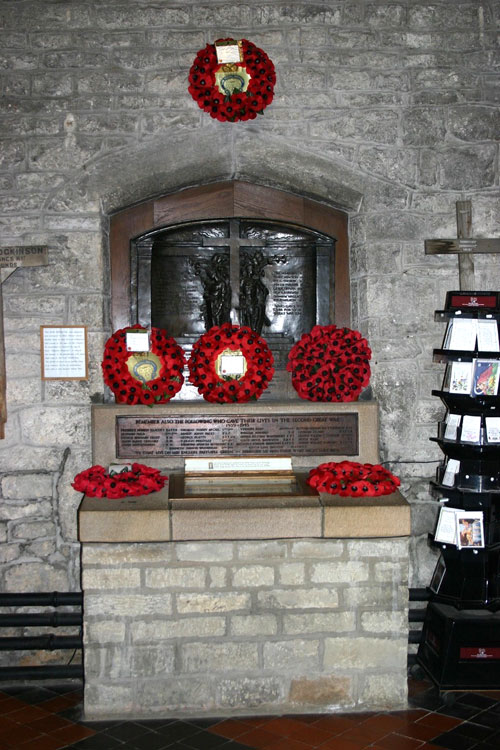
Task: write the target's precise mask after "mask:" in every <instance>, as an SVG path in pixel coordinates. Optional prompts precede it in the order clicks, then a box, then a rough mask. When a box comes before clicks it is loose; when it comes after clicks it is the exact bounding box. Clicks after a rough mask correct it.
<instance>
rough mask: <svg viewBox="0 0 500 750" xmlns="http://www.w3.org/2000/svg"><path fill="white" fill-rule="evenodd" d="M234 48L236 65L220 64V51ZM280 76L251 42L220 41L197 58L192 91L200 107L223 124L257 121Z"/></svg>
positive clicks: (264, 54)
mask: <svg viewBox="0 0 500 750" xmlns="http://www.w3.org/2000/svg"><path fill="white" fill-rule="evenodd" d="M228 44H229V45H232V46H233V49H237V51H238V54H237V57H236V61H235V62H219V56H218V50H219V49H220V48H221V47H224V46H227V45H228ZM275 83H276V73H275V70H274V65H273V63H272V62H271V60H270V59H269V57H268V56H267V55H266V53H265V52H264V51H263V50H261V49H259V47H256V46H255V44H253V43H252V42H249V41H247V39H239V40H234V39H218V40H217V41H216V42H215V44H207V46H206V47H205V48H204V49H201V50H200V51H199V52H198V54H197V55H196V58H195V61H194V63H193V64H192V66H191V69H190V71H189V87H188V91H189V93H190V94H191V96H192V97H193V99H194V100H195V102H197V104H198V106H199V107H200V108H201V109H203V110H204V111H205V112H208V113H209V114H210V117H214V118H215V119H217V120H220V121H221V122H238V121H239V120H253V119H255V117H256V116H257V115H262V114H264V109H265V108H266V107H267V105H268V104H271V102H272V100H273V95H274V84H275Z"/></svg>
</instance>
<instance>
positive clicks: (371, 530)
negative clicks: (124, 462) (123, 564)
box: [78, 490, 410, 543]
mask: <svg viewBox="0 0 500 750" xmlns="http://www.w3.org/2000/svg"><path fill="white" fill-rule="evenodd" d="M78 520H79V540H80V541H81V542H110V543H116V542H170V541H197V540H205V541H206V540H217V539H235V540H238V539H240V540H243V539H248V540H252V539H290V538H304V537H309V538H324V539H327V538H330V539H360V538H373V537H377V538H384V537H401V536H409V534H410V506H409V504H408V502H407V501H406V500H405V499H404V497H403V496H402V495H401V494H400V493H399V492H395V493H393V494H392V495H385V496H382V497H377V498H343V497H338V496H333V495H325V494H321V495H320V496H299V497H289V496H288V497H263V498H241V497H240V498H232V497H227V498H211V499H208V498H179V499H175V498H174V499H170V500H169V499H168V491H167V490H162V491H161V492H158V493H153V494H151V495H145V496H142V497H137V498H123V499H121V500H106V499H100V498H89V497H84V498H83V500H82V503H81V505H80V508H79V511H78Z"/></svg>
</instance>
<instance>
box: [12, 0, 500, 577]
mask: <svg viewBox="0 0 500 750" xmlns="http://www.w3.org/2000/svg"><path fill="white" fill-rule="evenodd" d="M0 12H1V15H2V18H3V22H4V23H3V30H2V31H1V32H0V43H1V47H2V52H1V58H0V59H1V60H2V64H1V65H0V81H1V84H0V85H1V90H2V94H3V102H2V109H1V114H0V119H1V125H2V133H1V136H0V137H1V143H0V221H1V225H2V240H1V243H2V245H23V244H25V245H26V244H36V245H42V244H46V245H48V248H49V264H48V265H47V266H45V267H38V268H21V269H18V270H17V271H16V272H15V273H14V274H12V276H10V277H9V279H8V280H7V281H5V282H4V284H3V300H4V328H5V347H6V363H7V410H8V421H7V423H6V426H5V427H6V435H5V439H4V440H3V441H1V442H0V492H1V501H0V542H1V545H0V590H4V591H30V590H47V591H51V590H60V591H67V590H77V589H78V588H79V586H80V582H79V580H80V579H79V575H80V574H79V560H80V547H79V544H78V542H77V528H76V510H77V507H78V504H79V502H80V496H79V495H78V493H76V492H75V491H74V490H72V488H71V486H70V483H71V480H72V478H73V476H74V475H75V474H76V473H77V472H78V471H80V470H82V469H84V468H86V467H88V466H89V465H90V463H91V444H90V405H91V403H93V402H99V401H100V400H102V394H103V383H102V377H101V372H100V361H101V354H102V350H103V346H104V342H105V341H106V339H107V338H108V336H109V334H110V332H111V329H110V318H109V310H110V287H109V255H108V251H109V243H108V222H109V216H110V215H111V214H112V213H113V212H115V211H118V210H120V209H122V208H124V207H125V206H128V205H132V204H134V203H137V202H140V201H142V200H147V199H150V198H152V197H154V196H156V195H163V194H166V193H169V192H173V191H175V190H180V189H182V188H185V187H189V186H192V185H196V184H207V183H210V182H216V181H219V180H228V179H239V180H245V181H248V182H253V183H256V184H262V185H269V186H272V187H276V188H279V189H282V190H288V191H290V192H293V193H297V194H300V195H305V196H307V197H311V198H313V199H315V200H319V201H321V202H323V203H325V204H327V205H332V206H334V207H337V208H340V209H342V210H344V211H346V212H347V213H348V215H349V231H350V258H351V260H350V263H351V268H350V272H351V294H352V316H351V323H352V327H353V328H357V329H358V330H360V331H361V333H362V334H363V335H364V336H366V337H367V338H368V341H369V343H370V346H371V348H372V351H373V359H372V373H373V374H372V380H371V387H372V390H373V396H374V398H376V399H377V401H378V403H379V408H380V454H381V459H382V460H383V461H388V462H390V463H389V464H388V465H389V467H390V468H391V470H392V471H394V473H396V474H397V475H399V476H400V478H401V481H402V488H401V489H402V492H403V494H404V495H405V497H406V498H407V499H408V500H409V501H410V502H411V504H412V539H411V549H412V552H411V561H412V570H411V579H410V584H411V585H418V586H424V585H426V584H427V583H428V582H429V579H430V575H431V572H432V568H433V566H434V558H433V556H432V554H431V553H430V551H429V549H428V546H427V533H428V532H429V531H431V530H432V527H433V523H434V518H435V501H434V500H433V499H432V498H431V496H430V493H429V480H430V479H431V478H432V477H433V475H434V470H435V467H436V464H437V461H438V460H439V457H440V454H439V450H438V448H437V447H436V446H435V445H434V444H433V443H431V442H429V438H430V437H431V436H433V435H434V434H435V430H436V422H437V421H438V420H439V419H440V418H441V417H442V407H441V405H440V403H439V402H438V399H436V398H433V397H432V396H431V390H432V389H433V388H438V387H439V386H440V382H441V379H442V366H441V365H437V364H434V363H433V362H432V349H433V347H437V346H439V345H440V342H441V339H442V336H443V328H442V326H441V325H440V324H438V323H436V322H435V321H434V314H433V313H434V310H435V309H438V308H440V307H442V306H443V303H444V298H445V294H446V291H448V290H452V289H457V288H458V263H457V258H456V256H450V257H444V256H434V257H430V256H425V255H424V239H426V238H430V237H454V236H456V221H455V202H456V201H457V200H462V199H464V198H468V199H471V200H472V207H473V233H474V236H478V237H492V236H493V237H495V236H498V226H499V224H498V220H499V208H498V207H499V196H500V190H499V164H498V159H499V157H498V132H499V121H500V119H499V112H498V98H499V97H498V91H499V89H498V82H499V79H498V73H497V70H498V67H497V66H498V48H497V37H496V33H497V32H496V26H497V24H498V23H499V21H500V3H499V2H498V1H491V2H460V3H457V2H455V0H435V1H434V2H432V3H427V2H423V1H422V0H400V2H384V0H376V1H372V2H365V1H362V2H348V1H346V0H338V1H337V2H320V0H318V2H315V3H311V2H286V3H285V2H283V3H282V2H274V1H273V2H271V1H270V0H269V1H268V0H260V1H257V0H246V2H245V3H244V4H239V3H238V4H237V3H227V2H217V1H216V2H211V3H205V4H200V3H196V2H191V0H187V2H183V3H179V2H171V0H165V1H164V2H162V3H153V2H151V3H150V2H148V0H122V2H120V3H111V4H110V3H107V4H103V3H99V2H96V0H84V1H83V2H79V3H74V2H69V1H68V2H65V1H64V0H63V1H62V2H59V1H57V2H52V1H51V0H42V1H40V0H38V1H36V2H35V1H34V0H18V2H16V3H13V2H9V1H7V0H4V1H0ZM226 35H234V36H236V37H244V38H248V39H250V40H252V41H253V42H254V43H255V44H257V45H258V46H260V47H262V48H263V49H265V50H266V52H267V53H268V54H269V56H270V57H271V59H272V60H273V62H274V64H275V66H276V69H277V84H276V90H275V99H274V101H273V103H272V104H271V106H269V107H268V108H267V109H266V111H265V113H264V116H263V117H259V118H257V119H256V120H254V121H251V122H247V123H222V122H217V121H215V120H212V119H211V118H210V117H209V116H208V115H207V114H205V113H203V112H202V111H201V110H199V108H198V107H197V105H196V103H195V102H194V101H193V100H192V99H191V97H190V95H189V94H188V92H187V73H188V70H189V67H190V65H191V63H192V61H193V59H194V56H195V54H196V52H197V50H198V49H200V48H201V47H203V46H204V45H205V44H206V43H207V42H212V41H213V40H214V39H216V38H218V37H219V36H226ZM475 269H476V270H475V272H476V288H477V289H499V288H500V267H499V264H498V259H496V256H494V255H484V256H476V258H475ZM41 324H60V325H62V324H75V325H76V324H84V325H86V326H88V341H89V379H88V381H66V382H62V381H59V382H58V381H41V379H40V333H39V327H40V325H41Z"/></svg>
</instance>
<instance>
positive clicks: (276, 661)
mask: <svg viewBox="0 0 500 750" xmlns="http://www.w3.org/2000/svg"><path fill="white" fill-rule="evenodd" d="M263 654H264V669H269V670H275V671H277V672H281V671H283V670H293V671H294V672H295V673H296V672H298V671H303V670H307V671H308V672H310V671H312V672H314V671H316V670H318V669H319V666H320V665H319V641H318V640H302V639H294V640H290V641H268V642H267V643H264V649H263Z"/></svg>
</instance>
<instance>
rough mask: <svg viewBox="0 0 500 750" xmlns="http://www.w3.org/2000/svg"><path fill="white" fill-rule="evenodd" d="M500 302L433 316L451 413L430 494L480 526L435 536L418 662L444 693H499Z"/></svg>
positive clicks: (458, 295)
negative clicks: (441, 328) (440, 332)
mask: <svg viewBox="0 0 500 750" xmlns="http://www.w3.org/2000/svg"><path fill="white" fill-rule="evenodd" d="M499 298H500V295H499V293H498V292H466V293H464V292H449V293H448V295H447V299H446V309H445V310H438V311H437V312H436V313H435V319H436V320H437V321H439V322H446V323H447V328H446V333H445V336H444V341H443V347H442V348H441V349H435V350H434V353H433V354H434V361H436V362H443V363H445V364H446V371H445V375H444V380H443V385H442V389H441V390H434V391H432V395H434V396H437V397H439V398H440V399H441V401H442V402H443V404H444V406H445V407H446V415H445V419H444V420H443V421H442V422H440V423H439V425H438V430H437V436H436V437H434V438H431V440H433V441H435V442H437V443H438V445H439V447H440V448H441V450H442V451H443V454H444V458H443V461H442V463H441V464H440V466H439V467H438V469H437V471H436V478H435V480H434V481H433V482H431V486H432V493H433V495H434V496H436V498H437V499H439V500H440V502H441V506H442V508H446V509H455V513H456V517H457V518H458V519H460V517H461V514H462V512H463V514H464V516H466V515H467V514H469V517H471V518H473V519H474V521H475V523H476V530H477V536H474V537H472V536H469V537H468V538H465V537H464V538H462V537H461V535H460V528H461V527H460V526H459V523H458V522H457V527H456V532H455V533H456V536H455V539H454V540H453V541H454V543H453V542H451V541H450V542H446V543H444V542H443V541H442V539H441V537H440V538H439V539H436V534H433V535H430V543H431V545H432V546H434V547H435V548H437V549H439V551H440V557H439V559H438V562H437V565H436V568H435V571H434V575H433V577H432V581H431V583H430V586H429V589H430V594H431V599H430V603H429V605H428V608H427V613H426V619H425V622H424V627H423V631H422V638H421V642H420V646H419V650H418V655H417V663H418V664H419V665H420V667H422V668H423V669H424V671H425V672H426V673H427V674H428V675H429V676H430V677H431V679H432V680H433V681H434V682H435V683H436V685H437V686H438V688H439V690H443V691H461V690H484V689H489V690H492V689H500V628H499V627H498V626H499V624H500V438H499V417H500V397H499V388H498V379H499V376H500V351H499V347H498V321H499V319H500V304H499ZM475 300H480V301H481V300H482V301H487V304H482V305H481V304H480V305H475V304H474V301H475ZM456 321H460V323H459V324H458V325H457V323H456ZM483 321H486V322H483ZM480 327H481V331H480ZM454 328H455V332H453V329H454ZM478 331H480V333H478ZM482 334H485V335H484V336H483V335H482ZM485 342H486V344H487V346H488V348H487V349H486V348H481V345H484V343H485ZM462 343H463V345H464V348H458V347H461V344H462ZM450 344H452V345H453V348H451V347H450ZM478 363H479V364H478ZM464 417H465V419H464ZM450 517H451V518H453V513H451V516H450ZM476 519H477V520H476ZM448 534H453V528H451V530H450V527H448ZM450 696H452V694H449V696H448V697H449V702H452V700H453V697H450Z"/></svg>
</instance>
